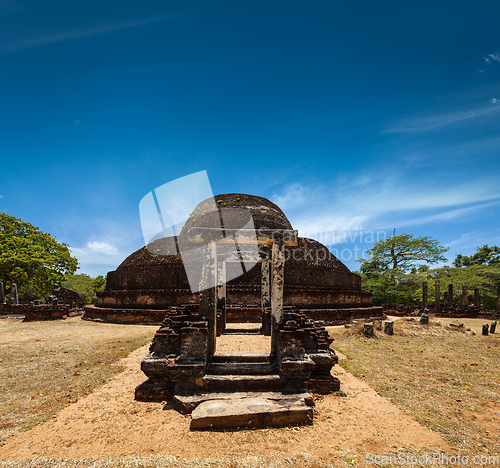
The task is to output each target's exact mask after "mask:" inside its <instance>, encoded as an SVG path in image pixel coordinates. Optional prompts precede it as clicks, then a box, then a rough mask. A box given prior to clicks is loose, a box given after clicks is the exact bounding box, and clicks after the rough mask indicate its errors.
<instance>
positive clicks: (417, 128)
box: [383, 98, 500, 133]
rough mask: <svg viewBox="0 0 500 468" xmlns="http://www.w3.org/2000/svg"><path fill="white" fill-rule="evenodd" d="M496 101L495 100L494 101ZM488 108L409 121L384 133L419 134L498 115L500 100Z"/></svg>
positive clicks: (493, 102) (492, 102)
mask: <svg viewBox="0 0 500 468" xmlns="http://www.w3.org/2000/svg"><path fill="white" fill-rule="evenodd" d="M493 99H494V100H493ZM493 99H492V100H491V104H490V105H488V106H483V107H478V108H476V109H471V110H467V111H458V112H450V113H445V114H438V115H433V116H431V117H424V118H414V119H407V120H404V121H402V122H401V123H399V124H397V125H394V126H393V127H390V128H389V129H387V130H385V131H384V132H383V133H417V132H426V131H430V130H435V129H438V128H441V127H444V126H445V125H450V124H454V123H457V122H461V121H464V120H473V119H475V118H480V117H486V116H490V115H493V114H496V113H498V111H499V110H500V106H498V105H496V104H497V103H498V100H496V99H495V98H493Z"/></svg>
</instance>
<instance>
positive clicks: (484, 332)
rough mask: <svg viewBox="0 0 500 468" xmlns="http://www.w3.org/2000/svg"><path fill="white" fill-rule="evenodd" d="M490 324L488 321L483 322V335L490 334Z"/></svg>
mask: <svg viewBox="0 0 500 468" xmlns="http://www.w3.org/2000/svg"><path fill="white" fill-rule="evenodd" d="M488 328H489V327H488V324H487V323H483V333H482V334H483V335H484V336H488Z"/></svg>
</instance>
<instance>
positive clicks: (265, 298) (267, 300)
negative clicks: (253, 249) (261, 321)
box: [260, 259, 271, 313]
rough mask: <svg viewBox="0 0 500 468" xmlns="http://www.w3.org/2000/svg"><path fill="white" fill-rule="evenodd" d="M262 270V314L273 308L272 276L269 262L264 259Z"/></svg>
mask: <svg viewBox="0 0 500 468" xmlns="http://www.w3.org/2000/svg"><path fill="white" fill-rule="evenodd" d="M260 268H261V283H260V285H261V287H260V306H261V308H262V313H264V310H266V307H270V306H271V276H270V272H271V270H270V268H269V260H268V259H264V260H262V263H261V265H260Z"/></svg>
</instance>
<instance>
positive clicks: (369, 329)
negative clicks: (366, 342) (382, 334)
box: [363, 323, 374, 338]
mask: <svg viewBox="0 0 500 468" xmlns="http://www.w3.org/2000/svg"><path fill="white" fill-rule="evenodd" d="M363 333H364V335H365V336H366V337H367V338H373V336H374V333H373V323H364V324H363Z"/></svg>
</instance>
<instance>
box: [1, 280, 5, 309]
mask: <svg viewBox="0 0 500 468" xmlns="http://www.w3.org/2000/svg"><path fill="white" fill-rule="evenodd" d="M0 304H5V289H4V287H3V283H2V282H0Z"/></svg>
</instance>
